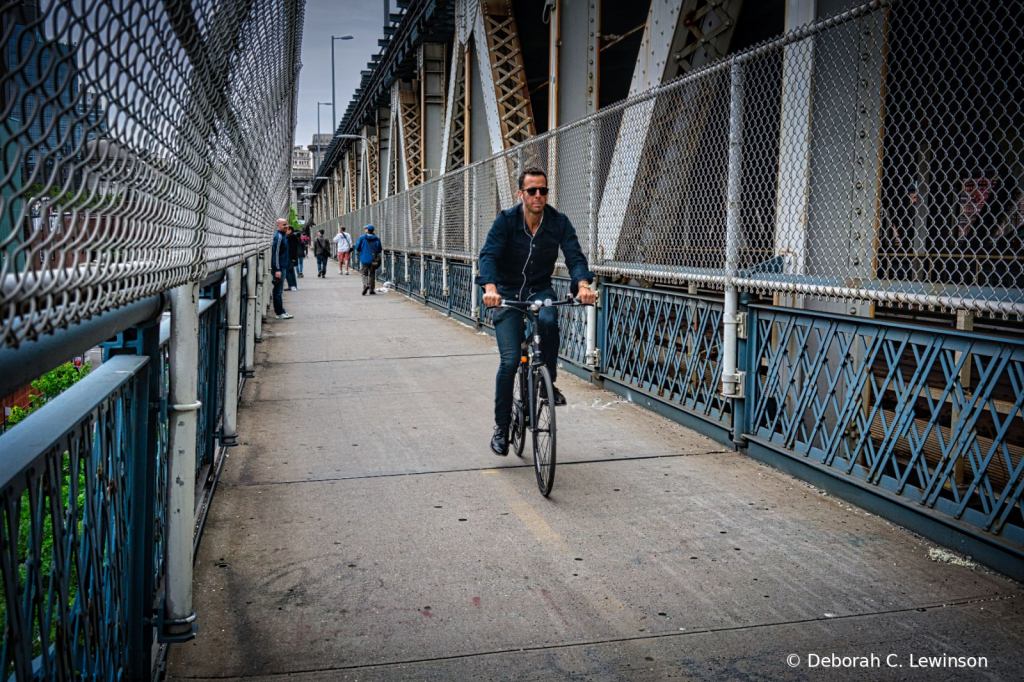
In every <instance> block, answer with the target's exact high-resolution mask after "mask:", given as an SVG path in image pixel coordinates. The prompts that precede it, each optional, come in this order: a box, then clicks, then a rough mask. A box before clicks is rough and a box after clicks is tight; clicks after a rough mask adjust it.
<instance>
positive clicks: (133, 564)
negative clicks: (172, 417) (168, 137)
mask: <svg viewBox="0 0 1024 682" xmlns="http://www.w3.org/2000/svg"><path fill="white" fill-rule="evenodd" d="M208 282H210V283H209V284H208V285H207V286H206V287H205V288H204V295H205V296H206V298H202V299H201V300H200V303H199V317H200V319H199V330H200V344H199V363H198V364H199V367H198V368H197V371H198V373H199V374H198V380H199V389H200V394H199V397H200V401H201V402H202V407H201V408H200V411H199V415H198V423H197V439H196V450H197V451H196V461H197V476H199V477H200V480H198V481H197V486H196V490H197V499H198V498H200V497H201V498H203V499H204V505H203V506H204V508H205V506H206V505H208V498H209V497H210V495H211V494H212V490H213V486H214V484H215V476H216V461H217V460H216V457H217V454H218V453H220V452H221V445H220V443H219V431H220V429H221V425H222V422H223V417H224V405H225V395H224V391H225V387H226V383H227V382H226V377H227V376H228V375H227V372H228V371H238V372H239V373H240V376H241V372H242V371H243V369H244V364H245V362H244V361H245V351H244V346H245V344H244V335H242V334H240V336H242V339H241V340H240V343H239V346H240V350H239V353H238V355H237V356H233V357H231V358H230V359H229V358H228V357H227V350H226V349H227V343H226V340H227V336H226V334H227V319H226V309H227V304H228V301H227V298H226V291H227V287H226V285H225V283H224V282H223V277H222V276H214V277H211V278H209V279H208ZM242 282H243V283H244V278H243V280H242ZM246 293H247V292H246V291H245V288H244V285H243V287H242V288H241V295H240V297H239V298H240V299H241V300H240V301H239V303H240V307H241V310H242V311H243V313H242V314H243V317H242V325H241V326H242V328H243V329H244V328H245V317H244V315H245V312H244V311H245V310H246V306H245V305H244V302H245V299H246ZM157 300H159V297H157ZM162 309H163V303H160V302H149V303H146V304H145V305H141V304H140V306H139V309H138V310H128V311H127V312H119V311H115V312H114V313H112V314H107V316H108V317H111V316H112V317H111V319H106V320H98V321H96V322H90V323H89V324H88V325H83V326H82V331H78V330H69V331H68V332H66V333H65V334H67V335H68V339H66V340H65V341H67V342H68V343H70V344H72V345H74V344H79V345H80V344H82V343H86V344H91V343H94V342H95V341H96V339H97V337H98V335H102V334H105V335H106V337H107V338H108V339H109V340H108V341H106V342H103V343H102V346H103V348H104V362H103V364H102V365H100V367H99V368H98V369H96V370H94V371H93V372H91V373H90V374H89V375H88V376H86V377H85V378H84V379H82V380H81V381H79V382H78V383H77V384H76V385H75V386H73V387H72V388H70V389H69V390H67V391H65V392H64V393H63V394H62V395H60V396H58V397H57V398H55V399H53V400H52V401H50V402H49V403H47V405H45V406H44V407H42V408H41V409H40V410H38V411H37V412H35V413H33V414H32V415H31V416H30V417H28V418H27V419H26V420H24V421H23V422H22V423H20V424H18V425H17V426H16V427H15V428H12V429H10V430H9V431H8V432H7V433H5V434H3V435H2V436H0V452H2V453H3V457H0V513H2V518H0V523H2V527H0V573H2V578H3V594H2V601H0V621H2V623H3V632H4V642H3V650H2V653H0V675H2V678H0V679H18V680H28V679H78V678H89V679H103V680H115V679H126V678H127V679H144V678H145V679H148V678H151V677H152V674H153V670H154V669H153V665H154V662H155V661H156V660H157V657H156V656H155V652H157V651H158V649H157V648H156V647H157V646H158V645H159V643H160V642H161V641H167V640H165V639H162V638H163V635H162V634H161V633H160V627H159V625H160V624H159V623H158V622H157V621H158V618H155V617H154V615H155V614H156V615H157V616H159V614H161V613H162V608H161V603H162V601H163V590H164V584H165V576H166V572H167V563H168V557H167V555H166V529H167V521H168V515H167V499H168V494H167V486H168V483H169V481H168V478H169V477H168V440H169V429H168V404H167V402H168V396H169V389H170V380H171V378H170V371H169V349H170V318H169V317H168V316H167V315H166V314H165V315H164V316H163V317H162V319H161V317H160V316H159V313H160V311H161V310H162ZM154 316H156V319H153V318H154ZM147 318H148V319H147ZM140 319H143V320H147V321H144V322H140V323H138V324H135V323H136V322H137V321H138V320H140ZM117 320H131V321H128V322H127V324H129V325H134V326H128V327H125V326H124V324H125V323H124V322H122V323H121V326H116V325H117ZM117 330H120V331H117ZM111 333H114V336H113V337H110V336H109V335H110V334H111ZM80 337H81V338H80ZM99 338H102V336H99ZM52 346H53V344H51V343H49V342H47V344H46V345H45V346H44V347H43V348H41V349H39V352H36V351H34V350H26V351H25V352H26V353H27V354H28V355H30V356H31V357H32V358H35V357H36V356H37V355H44V356H45V355H47V354H49V355H52V356H53V357H52V358H50V360H51V361H52V360H53V359H59V358H61V357H63V356H59V355H58V354H57V352H56V351H54V350H53V349H52ZM76 347H77V346H76ZM75 352H77V351H75ZM33 362H36V361H35V360H33ZM232 362H233V363H237V367H234V368H232V367H230V366H229V363H232ZM5 366H7V365H5ZM36 371H38V370H36ZM239 392H241V385H240V387H239Z"/></svg>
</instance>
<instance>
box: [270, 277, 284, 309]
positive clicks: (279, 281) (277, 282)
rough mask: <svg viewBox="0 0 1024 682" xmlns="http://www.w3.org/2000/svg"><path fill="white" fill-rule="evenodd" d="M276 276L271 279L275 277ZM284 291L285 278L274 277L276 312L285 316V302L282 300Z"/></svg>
mask: <svg viewBox="0 0 1024 682" xmlns="http://www.w3.org/2000/svg"><path fill="white" fill-rule="evenodd" d="M274 274H276V273H274ZM274 274H272V275H271V277H274ZM282 291H284V277H274V294H273V297H274V312H275V313H277V314H278V315H284V312H285V311H284V301H283V300H282V298H281V292H282Z"/></svg>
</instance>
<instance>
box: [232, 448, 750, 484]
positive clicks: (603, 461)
mask: <svg viewBox="0 0 1024 682" xmlns="http://www.w3.org/2000/svg"><path fill="white" fill-rule="evenodd" d="M735 454H737V452H736V451H735V450H710V451H708V452H678V453H674V454H670V455H636V456H632V457H616V458H609V459H580V460H574V461H572V462H560V463H558V466H560V467H565V466H574V465H577V464H607V463H611V462H636V461H641V460H648V459H673V458H678V457H699V456H703V455H735ZM532 468H533V464H532V463H523V464H506V465H505V466H500V465H499V466H488V467H466V468H464V469H437V470H431V471H399V472H394V473H389V474H357V475H355V476H336V477H332V478H305V479H296V480H293V481H262V482H257V483H223V482H221V485H223V486H226V487H228V488H255V487H259V486H264V485H293V484H297V483H330V482H332V481H362V480H367V479H374V478H398V477H401V476H431V475H437V474H463V473H469V472H473V471H492V470H495V469H532Z"/></svg>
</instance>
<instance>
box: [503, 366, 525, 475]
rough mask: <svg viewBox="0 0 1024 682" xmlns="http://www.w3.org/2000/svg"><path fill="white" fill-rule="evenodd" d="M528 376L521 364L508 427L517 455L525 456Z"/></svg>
mask: <svg viewBox="0 0 1024 682" xmlns="http://www.w3.org/2000/svg"><path fill="white" fill-rule="evenodd" d="M527 376H528V375H527V373H526V369H525V366H520V367H519V369H517V370H516V383H515V388H513V389H512V423H511V424H510V425H509V429H508V443H509V448H510V449H511V450H512V452H514V453H515V455H516V457H522V456H523V446H524V445H525V444H526V412H527V410H528V409H529V407H527V405H528V402H529V401H528V400H527V393H526V389H525V387H524V386H525V384H526V377H527Z"/></svg>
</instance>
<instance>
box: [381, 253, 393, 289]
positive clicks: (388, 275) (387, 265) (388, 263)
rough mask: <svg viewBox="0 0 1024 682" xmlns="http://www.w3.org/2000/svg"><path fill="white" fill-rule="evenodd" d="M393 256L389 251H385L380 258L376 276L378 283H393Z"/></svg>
mask: <svg viewBox="0 0 1024 682" xmlns="http://www.w3.org/2000/svg"><path fill="white" fill-rule="evenodd" d="M394 263H395V254H394V253H393V252H391V251H385V252H384V253H383V254H381V257H380V274H379V275H377V281H379V282H382V283H383V282H391V283H392V284H394V282H395V275H394V271H395V265H394Z"/></svg>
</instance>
